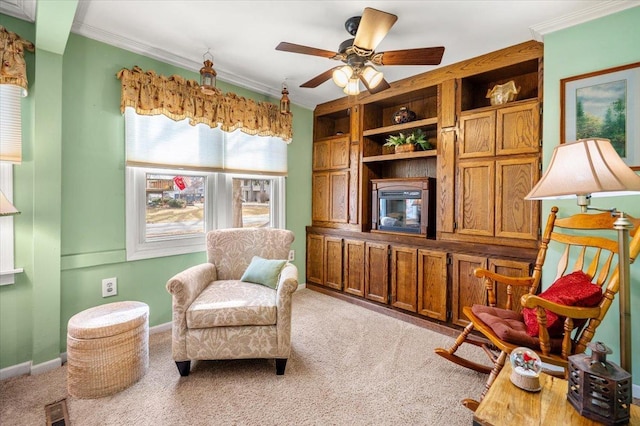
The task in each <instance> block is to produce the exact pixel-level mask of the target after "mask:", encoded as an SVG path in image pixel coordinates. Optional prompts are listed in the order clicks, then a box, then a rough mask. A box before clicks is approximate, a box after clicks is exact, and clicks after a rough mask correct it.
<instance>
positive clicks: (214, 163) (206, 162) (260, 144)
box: [125, 107, 287, 176]
mask: <svg viewBox="0 0 640 426" xmlns="http://www.w3.org/2000/svg"><path fill="white" fill-rule="evenodd" d="M125 133H126V155H127V165H128V166H134V167H136V166H137V167H155V168H163V169H185V170H201V171H202V170H203V171H213V172H216V171H217V172H225V171H227V172H233V173H259V174H270V175H279V176H284V175H286V173H287V144H286V143H285V142H284V141H283V140H282V139H280V138H276V137H268V136H252V135H248V134H246V133H243V132H242V131H240V130H236V131H234V132H231V133H228V132H223V131H222V130H220V129H219V128H215V129H212V128H211V127H209V126H208V125H206V124H197V125H196V126H192V125H190V124H189V119H185V120H182V121H174V120H172V119H170V118H169V117H166V116H165V115H139V114H137V113H136V112H135V110H134V109H133V108H131V107H127V108H126V109H125Z"/></svg>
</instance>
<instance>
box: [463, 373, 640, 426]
mask: <svg viewBox="0 0 640 426" xmlns="http://www.w3.org/2000/svg"><path fill="white" fill-rule="evenodd" d="M510 375H511V364H510V363H509V362H508V361H507V362H506V363H505V366H504V368H503V369H502V371H501V372H500V374H499V375H498V377H497V379H496V381H495V382H494V383H493V385H492V386H491V388H490V389H489V392H487V395H486V396H485V397H484V399H483V400H482V402H481V403H480V406H479V407H478V409H477V410H476V412H475V413H474V415H473V424H474V425H478V426H489V425H491V426H498V425H509V426H513V425H519V426H521V425H522V426H527V425H536V426H537V425H563V426H567V425H580V426H590V425H600V424H601V423H598V422H595V421H593V420H590V419H587V418H586V417H583V416H581V415H580V413H578V412H577V411H576V409H575V408H573V406H572V405H571V404H570V403H569V401H567V381H566V380H563V379H559V378H557V377H553V376H549V375H547V374H545V373H542V374H541V375H540V384H541V385H542V390H541V391H540V392H527V391H525V390H522V389H520V388H519V387H517V386H516V385H514V384H513V383H511V380H510V379H509V376H510ZM629 424H630V425H640V407H638V406H637V405H632V406H631V419H630V422H629Z"/></svg>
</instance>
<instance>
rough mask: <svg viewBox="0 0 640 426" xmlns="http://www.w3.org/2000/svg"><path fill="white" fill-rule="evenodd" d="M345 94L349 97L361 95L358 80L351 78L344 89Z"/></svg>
mask: <svg viewBox="0 0 640 426" xmlns="http://www.w3.org/2000/svg"><path fill="white" fill-rule="evenodd" d="M343 91H344V93H345V94H346V95H348V96H355V95H359V94H360V84H359V82H358V78H357V77H356V78H350V79H349V82H348V83H347V85H346V86H345V87H344V89H343Z"/></svg>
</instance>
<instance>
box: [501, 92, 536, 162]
mask: <svg viewBox="0 0 640 426" xmlns="http://www.w3.org/2000/svg"><path fill="white" fill-rule="evenodd" d="M496 113H497V115H496V155H516V154H537V153H538V152H539V151H540V132H539V129H540V108H539V104H538V102H529V103H526V104H524V105H517V106H513V107H507V108H501V109H499V110H497V111H496Z"/></svg>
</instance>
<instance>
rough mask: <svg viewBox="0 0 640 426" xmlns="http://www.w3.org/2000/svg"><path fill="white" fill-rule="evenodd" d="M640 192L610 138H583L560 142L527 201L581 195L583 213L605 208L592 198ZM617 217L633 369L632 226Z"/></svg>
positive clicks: (624, 363)
mask: <svg viewBox="0 0 640 426" xmlns="http://www.w3.org/2000/svg"><path fill="white" fill-rule="evenodd" d="M633 194H640V176H638V175H637V174H636V173H635V172H634V171H633V170H631V168H629V167H628V166H627V165H626V164H625V163H624V162H623V161H622V159H621V158H620V156H619V155H618V153H617V152H616V151H615V149H614V148H613V146H612V145H611V142H610V141H609V140H608V139H598V138H594V139H580V140H578V141H576V142H571V143H565V144H560V145H558V146H557V147H556V148H555V149H554V150H553V155H552V156H551V162H550V163H549V167H548V168H547V171H546V172H545V173H544V175H543V176H542V178H540V181H538V183H537V184H536V185H535V186H534V187H533V189H532V190H531V192H529V194H528V195H527V196H526V197H525V199H526V200H545V199H546V200H551V199H562V198H574V197H577V201H578V205H579V206H580V209H581V211H582V212H587V210H590V209H592V210H603V209H596V208H593V207H589V204H590V200H591V198H592V197H615V196H620V195H633ZM606 211H611V214H613V215H615V216H617V219H616V221H615V223H614V229H616V230H617V231H618V268H619V271H618V274H619V279H620V291H619V295H620V299H619V300H620V366H621V367H622V368H623V369H625V370H626V371H627V372H629V373H632V371H631V306H630V286H631V275H630V268H629V265H630V259H629V228H630V227H631V226H632V225H631V222H630V221H629V219H627V218H626V217H625V216H624V213H623V212H619V211H618V210H616V209H608V210H606Z"/></svg>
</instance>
